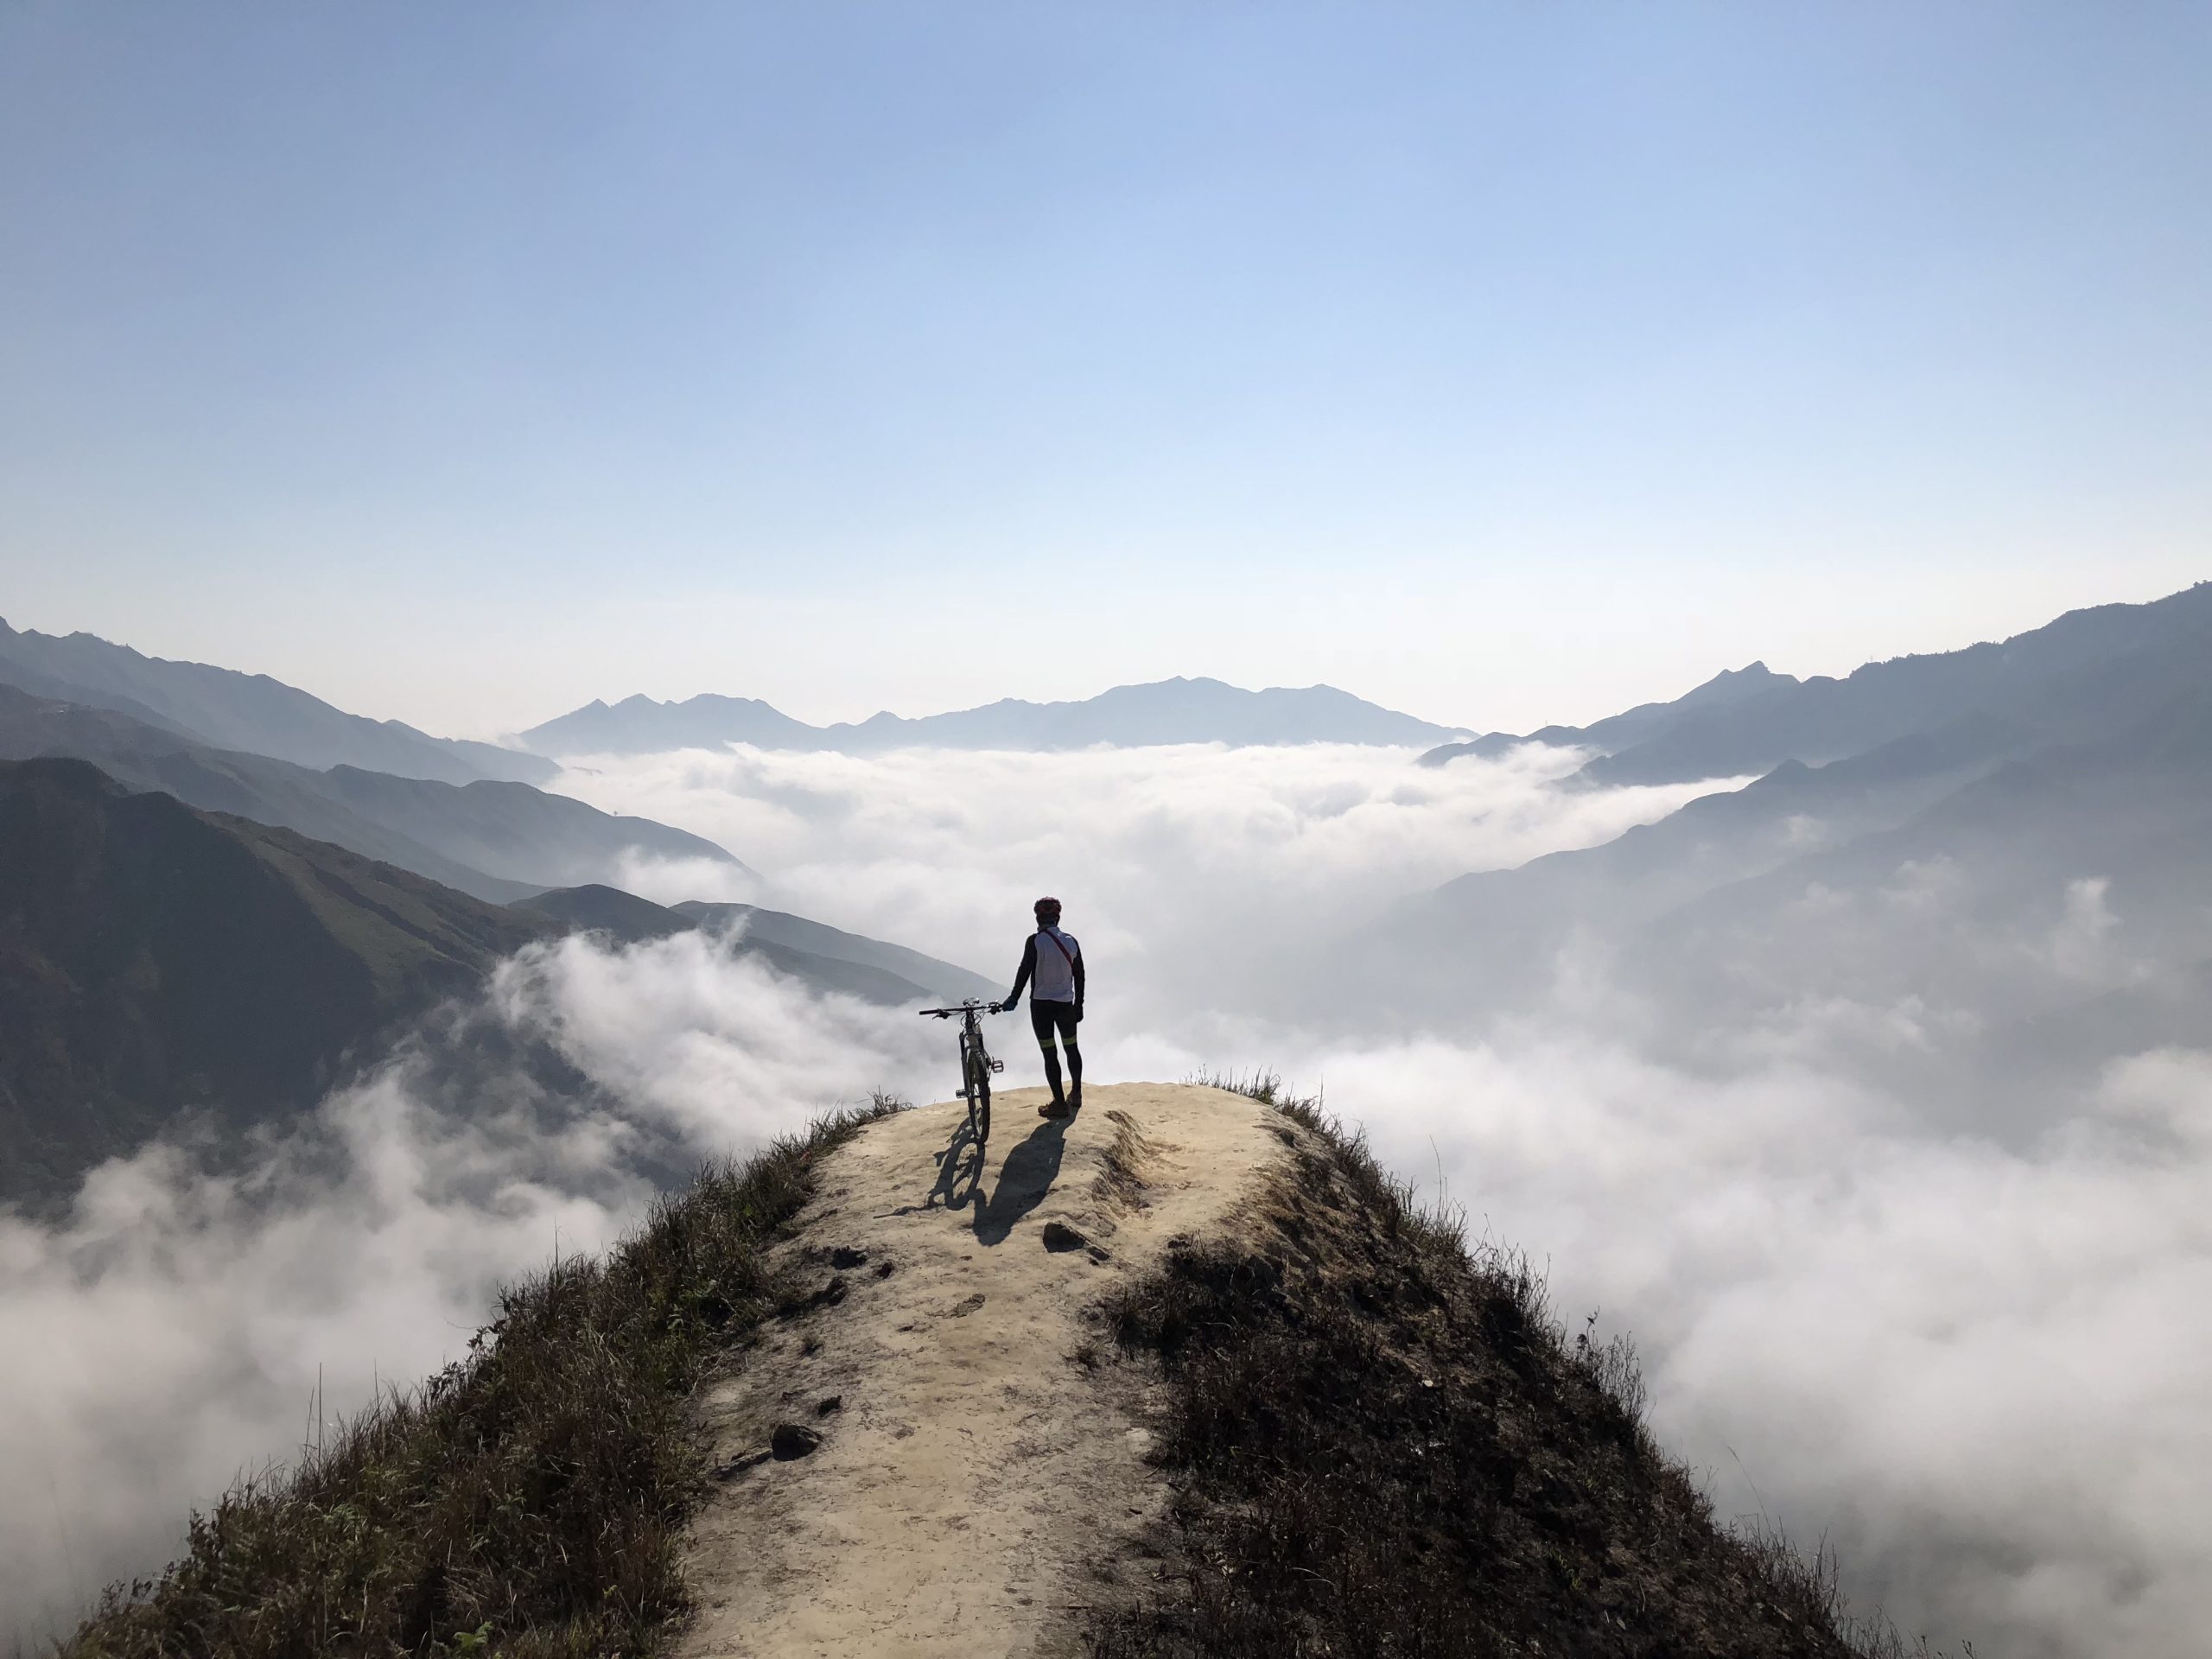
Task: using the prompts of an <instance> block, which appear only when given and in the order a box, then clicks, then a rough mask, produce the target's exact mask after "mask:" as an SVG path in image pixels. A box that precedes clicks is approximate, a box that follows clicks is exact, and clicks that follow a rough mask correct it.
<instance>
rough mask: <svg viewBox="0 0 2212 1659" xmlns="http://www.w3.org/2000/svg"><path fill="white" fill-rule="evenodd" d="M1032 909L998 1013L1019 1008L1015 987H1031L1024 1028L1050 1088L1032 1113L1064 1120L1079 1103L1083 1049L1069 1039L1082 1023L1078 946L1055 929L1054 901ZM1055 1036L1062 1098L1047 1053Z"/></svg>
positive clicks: (1054, 1067) (1041, 901)
mask: <svg viewBox="0 0 2212 1659" xmlns="http://www.w3.org/2000/svg"><path fill="white" fill-rule="evenodd" d="M1036 908H1037V931H1035V932H1034V933H1033V934H1031V935H1030V936H1029V939H1028V942H1027V944H1024V945H1023V946H1022V947H1021V969H1020V972H1019V973H1017V974H1015V975H1014V988H1013V989H1012V990H1010V991H1008V992H1007V994H1006V1001H1003V1002H1001V1003H1000V1004H999V1012H1000V1013H1001V1014H1004V1013H1007V1012H1008V1011H1009V1010H1011V1009H1014V1008H1016V1007H1020V1005H1021V988H1022V987H1023V986H1025V985H1027V986H1030V987H1031V990H1030V995H1029V1028H1030V1029H1031V1030H1032V1031H1033V1032H1035V1033H1037V1046H1038V1047H1039V1048H1041V1049H1043V1050H1044V1051H1045V1080H1046V1082H1047V1083H1049V1084H1052V1099H1051V1101H1050V1102H1048V1103H1046V1104H1045V1105H1042V1106H1039V1108H1038V1109H1037V1115H1038V1116H1039V1117H1065V1116H1068V1115H1069V1114H1070V1113H1071V1112H1072V1111H1074V1110H1076V1109H1079V1108H1080V1107H1081V1106H1082V1104H1083V1051H1082V1050H1081V1049H1080V1048H1078V1047H1077V1046H1076V1040H1075V1028H1076V1027H1077V1026H1079V1025H1081V1024H1082V1023H1083V947H1082V946H1081V945H1079V944H1077V943H1076V942H1075V936H1074V935H1073V934H1071V933H1065V932H1063V931H1061V930H1060V901H1059V900H1058V899H1049V898H1047V899H1039V900H1038V901H1037V906H1036ZM1055 1033H1057V1034H1058V1037H1059V1039H1060V1047H1061V1048H1063V1049H1065V1051H1066V1052H1067V1057H1068V1089H1067V1092H1066V1093H1065V1094H1063V1093H1062V1092H1061V1090H1060V1057H1059V1055H1058V1054H1057V1053H1055V1052H1053V1050H1052V1039H1053V1036H1054V1034H1055Z"/></svg>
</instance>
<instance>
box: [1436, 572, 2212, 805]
mask: <svg viewBox="0 0 2212 1659" xmlns="http://www.w3.org/2000/svg"><path fill="white" fill-rule="evenodd" d="M2208 659H2212V583H2208V582H2199V583H2197V584H2196V586H2194V587H2192V588H2186V589H2184V590H2183V591H2182V592H2180V593H2177V594H2170V595H2168V596H2167V597H2165V598H2164V599H2160V600H2155V601H2150V602H2148V603H2145V604H2140V605H2100V606H2096V607H2092V608H2089V609H2086V610H2079V611H2069V612H2068V613H2066V614H2064V615H2063V616H2061V617H2059V618H2058V619H2057V620H2056V621H2053V622H2050V623H2047V624H2045V625H2044V626H2042V627H2039V628H2034V629H2031V630H2029V631H2028V632H2024V633H2018V634H2015V635H2013V636H2012V638H2010V639H2004V640H2001V641H1995V642H1989V643H1984V644H1981V645H1969V646H1967V648H1965V649H1964V650H1961V651H1949V652H1933V653H1929V654H1927V655H1922V656H1913V657H1895V658H1890V659H1888V660H1887V661H1885V662H1878V663H1868V664H1866V665H1864V666H1863V667H1860V668H1859V669H1856V670H1854V671H1853V672H1852V673H1851V674H1849V675H1848V676H1847V677H1844V678H1841V679H1837V678H1834V677H1829V676H1827V675H1818V676H1815V677H1813V678H1810V679H1806V680H1798V679H1794V678H1792V677H1789V676H1788V675H1783V674H1773V673H1771V672H1770V671H1767V669H1766V668H1765V665H1764V664H1758V663H1754V664H1751V666H1750V667H1749V668H1746V669H1743V670H1739V671H1735V672H1734V673H1732V674H1724V675H1721V676H1719V677H1716V678H1714V679H1712V680H1708V681H1707V682H1706V683H1705V684H1703V685H1700V686H1699V687H1698V688H1697V689H1696V690H1694V691H1692V692H1690V693H1689V694H1688V696H1683V697H1681V698H1679V699H1677V700H1676V701H1675V702H1671V703H1648V704H1645V705H1644V706H1643V707H1642V708H1638V709H1630V710H1629V711H1627V712H1626V713H1624V714H1621V715H1613V716H1611V718H1610V719H1607V720H1602V721H1597V722H1595V723H1594V724H1592V725H1590V726H1586V727H1564V726H1553V727H1546V728H1543V729H1542V730H1541V731H1537V732H1532V733H1530V734H1528V735H1527V736H1526V737H1522V738H1511V737H1507V736H1504V735H1503V734H1490V735H1487V736H1484V737H1481V738H1478V739H1476V740H1474V741H1472V742H1470V743H1464V744H1454V745H1449V746H1446V747H1441V748H1438V749H1434V750H1432V751H1431V752H1430V753H1428V754H1427V755H1425V756H1423V757H1422V758H1423V760H1425V761H1427V762H1428V763H1429V764H1432V765H1442V764H1446V763H1447V762H1449V761H1450V760H1453V759H1455V758H1457V757H1458V756H1459V755H1460V754H1465V753H1475V754H1485V755H1487V754H1495V753H1501V752H1502V751H1503V749H1505V748H1510V747H1512V746H1513V744H1515V743H1516V742H1532V741H1534V742H1545V743H1554V744H1561V745H1575V746H1580V747H1589V748H1593V749H1597V750H1599V751H1600V753H1599V756H1598V757H1597V758H1596V759H1593V760H1592V761H1591V762H1590V763H1589V764H1588V765H1587V766H1586V767H1585V768H1584V769H1583V771H1582V772H1581V774H1580V776H1581V777H1582V779H1584V780H1585V781H1586V782H1590V783H1599V784H1672V783H1691V782H1696V781H1698V780H1700V779H1708V778H1713V779H1718V778H1744V777H1753V776H1757V775H1759V774H1761V773H1764V772H1770V771H1771V770H1772V769H1773V768H1774V767H1776V766H1781V765H1783V763H1784V762H1787V761H1792V760H1795V761H1799V762H1802V763H1803V764H1805V765H1808V766H1820V765H1822V764H1824V763H1825V762H1827V761H1830V760H1841V759H1843V758H1845V757H1847V756H1850V755H1854V754H1861V753H1866V751H1868V750H1870V749H1872V748H1875V747H1878V746H1879V745H1882V744H1884V743H1888V742H1891V741H1895V740H1897V739H1898V738H1902V737H1906V736H1910V735H1911V734H1914V733H1919V732H1930V731H1934V730H1936V729H1937V728H1941V727H1944V726H1948V725H1949V724H1951V723H1952V722H1954V721H1963V720H1967V719H1969V718H1974V717H1982V718H1988V719H1997V720H2003V721H2008V722H2011V723H2012V725H2014V726H2016V727H2017V728H2019V734H2020V737H2021V740H2022V741H2023V742H2024V743H2028V742H2031V741H2042V742H2055V741H2067V740H2069V739H2073V738H2079V737H2083V736H2088V735H2093V734H2095V733H2097V732H2100V731H2104V730H2109V729H2113V728H2117V727H2120V726H2122V725H2125V724H2126V723H2127V722H2128V721H2135V720H2141V719H2145V718H2148V717H2149V716H2151V715H2153V714H2155V713H2156V711H2157V710H2158V709H2159V708H2160V707H2162V706H2163V705H2164V704H2165V703H2167V702H2170V701H2171V699H2172V698H2173V697H2175V696H2177V695H2178V694H2180V693H2181V692H2183V691H2184V690H2187V689H2189V688H2190V686H2192V685H2194V684H2196V683H2199V681H2200V679H2201V677H2202V675H2203V673H2204V671H2205V668H2204V665H2205V663H2206V662H2207V660H2208Z"/></svg>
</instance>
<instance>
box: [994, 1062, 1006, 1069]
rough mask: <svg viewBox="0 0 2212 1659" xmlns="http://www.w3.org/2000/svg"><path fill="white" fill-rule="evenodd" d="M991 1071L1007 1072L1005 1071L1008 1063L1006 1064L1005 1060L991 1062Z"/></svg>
mask: <svg viewBox="0 0 2212 1659" xmlns="http://www.w3.org/2000/svg"><path fill="white" fill-rule="evenodd" d="M991 1070H992V1071H1005V1070H1006V1062H1005V1061H1004V1060H993V1061H992V1062H991Z"/></svg>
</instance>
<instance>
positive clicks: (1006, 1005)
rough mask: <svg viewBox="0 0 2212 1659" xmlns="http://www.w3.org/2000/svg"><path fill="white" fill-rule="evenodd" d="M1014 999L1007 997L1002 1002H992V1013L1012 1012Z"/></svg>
mask: <svg viewBox="0 0 2212 1659" xmlns="http://www.w3.org/2000/svg"><path fill="white" fill-rule="evenodd" d="M1014 1006H1015V1005H1014V999H1013V998H1012V997H1008V998H1007V1000H1006V1001H1003V1002H994V1003H992V1004H991V1012H992V1013H993V1014H1012V1013H1013V1012H1014Z"/></svg>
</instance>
